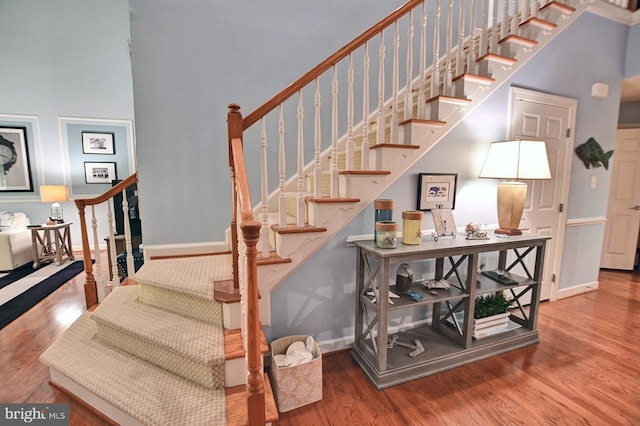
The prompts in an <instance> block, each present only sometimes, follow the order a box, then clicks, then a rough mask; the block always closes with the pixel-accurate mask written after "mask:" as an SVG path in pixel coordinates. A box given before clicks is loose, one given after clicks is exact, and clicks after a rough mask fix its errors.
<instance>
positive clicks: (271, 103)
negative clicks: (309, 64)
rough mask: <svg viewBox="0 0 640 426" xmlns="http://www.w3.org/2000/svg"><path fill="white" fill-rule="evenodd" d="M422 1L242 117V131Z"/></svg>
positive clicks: (395, 14) (398, 11)
mask: <svg viewBox="0 0 640 426" xmlns="http://www.w3.org/2000/svg"><path fill="white" fill-rule="evenodd" d="M423 1H424V0H410V1H409V2H407V3H406V4H405V5H403V6H401V7H399V8H398V9H396V10H395V11H394V12H393V13H392V14H391V15H389V16H387V17H386V18H384V19H383V20H381V21H380V22H378V23H377V24H375V25H374V26H372V27H371V28H369V29H368V30H367V31H365V32H363V33H362V34H360V35H359V36H358V37H356V38H355V39H353V41H351V42H350V43H349V44H347V45H346V46H344V47H343V48H342V49H340V50H338V51H337V52H336V53H334V54H333V55H331V56H329V57H328V58H327V59H325V60H324V61H322V62H321V63H320V64H319V65H317V66H316V67H314V68H313V69H311V71H309V72H307V73H306V74H304V75H303V76H302V77H300V78H299V79H298V80H296V81H295V82H293V83H291V84H290V85H289V86H287V87H286V88H285V89H284V90H283V91H281V92H280V93H278V94H277V95H275V96H274V97H273V98H271V99H269V100H268V101H267V102H265V103H264V104H262V105H261V106H260V107H258V109H256V110H255V111H253V112H252V113H250V114H248V115H247V116H246V117H244V120H243V121H242V128H243V129H244V130H246V129H248V128H249V127H251V126H252V125H253V124H254V123H256V122H257V121H258V120H260V119H261V118H262V117H264V116H265V115H267V114H268V113H269V112H271V111H272V110H274V109H275V108H276V107H277V106H278V105H280V104H281V103H283V102H284V101H286V100H287V99H289V98H290V97H291V96H293V95H294V94H295V93H297V92H299V91H300V90H302V89H303V88H304V87H305V86H306V85H307V84H309V83H311V82H312V81H313V80H315V79H316V78H317V77H319V76H320V75H322V73H324V72H325V71H327V70H328V69H330V68H331V67H332V66H334V65H335V64H337V63H338V62H340V61H341V60H342V59H344V58H346V57H347V56H348V55H349V54H351V53H352V52H354V51H355V50H356V49H358V48H359V47H361V46H362V45H363V44H364V43H365V42H367V41H369V40H371V39H372V38H373V37H374V36H376V35H377V34H379V33H380V32H381V31H382V30H384V29H386V28H387V27H388V26H390V25H391V24H393V23H394V22H395V21H397V20H398V19H400V18H401V17H403V16H404V15H405V14H406V13H408V12H409V11H410V10H412V9H414V8H415V7H417V6H418V5H420V4H422V3H423Z"/></svg>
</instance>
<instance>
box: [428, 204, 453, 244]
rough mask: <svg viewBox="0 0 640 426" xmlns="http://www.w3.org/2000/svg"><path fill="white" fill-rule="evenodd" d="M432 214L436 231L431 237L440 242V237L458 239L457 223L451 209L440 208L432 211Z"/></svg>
mask: <svg viewBox="0 0 640 426" xmlns="http://www.w3.org/2000/svg"><path fill="white" fill-rule="evenodd" d="M431 214H432V215H433V224H434V226H435V231H434V232H432V233H431V236H432V237H433V239H434V240H435V241H438V238H439V237H453V238H455V237H456V222H455V221H454V220H453V212H452V211H451V209H445V208H440V207H438V208H435V209H431Z"/></svg>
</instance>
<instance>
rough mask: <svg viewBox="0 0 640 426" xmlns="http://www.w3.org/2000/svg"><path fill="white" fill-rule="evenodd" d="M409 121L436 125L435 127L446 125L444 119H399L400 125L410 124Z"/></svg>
mask: <svg viewBox="0 0 640 426" xmlns="http://www.w3.org/2000/svg"><path fill="white" fill-rule="evenodd" d="M411 123H420V124H426V125H429V126H436V127H444V126H446V125H447V122H446V121H438V120H425V119H422V118H410V119H408V120H404V121H401V122H400V125H401V126H403V125H405V124H411Z"/></svg>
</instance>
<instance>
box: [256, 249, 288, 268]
mask: <svg viewBox="0 0 640 426" xmlns="http://www.w3.org/2000/svg"><path fill="white" fill-rule="evenodd" d="M256 263H257V264H258V266H259V265H275V264H278V263H291V259H290V258H288V257H280V256H279V255H278V254H277V253H276V252H275V251H272V252H271V253H269V257H264V256H262V254H258V259H257V260H256Z"/></svg>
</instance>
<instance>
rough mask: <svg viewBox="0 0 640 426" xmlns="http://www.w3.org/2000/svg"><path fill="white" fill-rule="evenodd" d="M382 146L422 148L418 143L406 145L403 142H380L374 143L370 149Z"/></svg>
mask: <svg viewBox="0 0 640 426" xmlns="http://www.w3.org/2000/svg"><path fill="white" fill-rule="evenodd" d="M380 148H398V149H420V146H418V145H406V144H401V143H379V144H377V145H373V146H372V147H371V148H369V149H380Z"/></svg>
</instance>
